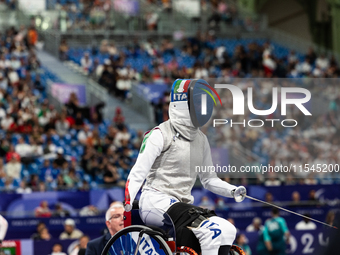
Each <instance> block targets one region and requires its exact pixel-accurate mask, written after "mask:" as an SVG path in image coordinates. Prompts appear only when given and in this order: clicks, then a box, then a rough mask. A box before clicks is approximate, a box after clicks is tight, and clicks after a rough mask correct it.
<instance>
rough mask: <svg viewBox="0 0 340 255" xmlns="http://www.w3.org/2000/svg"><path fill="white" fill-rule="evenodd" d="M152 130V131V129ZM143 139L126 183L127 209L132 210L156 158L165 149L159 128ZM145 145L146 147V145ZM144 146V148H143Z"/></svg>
mask: <svg viewBox="0 0 340 255" xmlns="http://www.w3.org/2000/svg"><path fill="white" fill-rule="evenodd" d="M150 132H151V131H150ZM145 137H146V136H144V140H143V144H142V147H141V150H140V152H139V154H138V157H137V161H136V163H135V165H134V166H133V167H132V169H131V171H130V174H129V176H128V179H127V182H126V185H125V210H126V211H130V210H131V208H132V203H133V201H134V199H135V197H136V195H137V193H138V191H139V189H140V187H141V186H142V184H143V182H144V180H145V178H146V176H147V175H148V173H149V171H150V169H151V167H152V165H153V163H154V162H155V159H156V158H157V157H158V156H159V155H160V154H161V152H162V150H163V144H164V141H163V135H162V132H161V131H160V130H159V129H154V130H152V133H151V134H150V136H149V137H147V138H145ZM144 146H145V147H144ZM143 147H144V148H143Z"/></svg>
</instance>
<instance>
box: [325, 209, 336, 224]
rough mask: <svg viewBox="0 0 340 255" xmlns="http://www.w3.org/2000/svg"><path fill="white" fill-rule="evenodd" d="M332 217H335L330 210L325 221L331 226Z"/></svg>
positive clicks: (332, 222)
mask: <svg viewBox="0 0 340 255" xmlns="http://www.w3.org/2000/svg"><path fill="white" fill-rule="evenodd" d="M334 219H335V212H334V211H333V210H331V211H329V212H328V213H327V215H326V223H327V224H329V225H331V226H333V224H334Z"/></svg>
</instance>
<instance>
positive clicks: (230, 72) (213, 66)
mask: <svg viewBox="0 0 340 255" xmlns="http://www.w3.org/2000/svg"><path fill="white" fill-rule="evenodd" d="M235 41H236V42H235ZM64 43H65V44H67V43H66V42H64ZM228 45H230V48H229V47H228ZM61 56H62V57H63V58H64V59H71V60H74V61H75V62H77V63H79V64H80V65H81V67H82V68H83V69H84V70H86V71H87V72H88V74H89V75H91V76H92V77H94V78H95V79H97V80H98V82H99V83H100V84H101V85H103V86H104V87H106V88H108V90H109V91H110V92H111V93H112V94H114V95H116V96H118V97H120V98H123V99H124V98H125V99H126V98H129V90H130V89H131V87H132V86H133V85H134V84H138V83H152V84H167V85H168V86H170V85H171V82H172V81H173V80H174V79H176V78H184V79H185V78H202V79H206V80H210V81H211V82H212V83H215V82H216V81H219V82H227V83H228V82H233V84H235V85H237V86H238V87H240V88H241V89H242V90H243V92H244V94H245V95H247V93H246V90H247V88H248V87H252V88H253V89H254V106H255V109H259V110H261V109H269V108H270V107H271V105H272V93H271V91H272V88H273V87H276V86H279V87H291V86H300V87H301V84H302V87H304V88H307V89H309V90H310V91H311V92H312V95H313V97H314V95H318V97H319V98H320V99H321V100H323V99H324V100H325V102H330V104H329V109H328V110H327V108H325V107H324V106H322V107H320V109H323V110H322V111H319V113H317V114H314V113H313V119H312V120H311V119H308V118H307V117H306V116H304V115H303V114H302V112H301V111H300V110H298V108H296V107H294V106H292V105H290V106H288V108H287V109H288V110H287V116H286V119H295V120H297V121H298V123H299V125H298V127H296V128H295V129H289V128H283V127H282V126H281V125H276V126H275V127H274V128H268V127H265V126H264V127H261V128H249V127H242V125H237V126H235V127H234V128H226V127H222V126H221V127H218V128H216V130H215V129H214V133H215V134H214V136H213V138H212V139H211V143H212V145H213V146H217V147H219V146H226V145H227V146H230V145H231V146H230V147H231V148H233V147H234V148H240V149H242V148H246V149H248V150H249V151H251V152H253V153H254V154H255V155H256V156H257V157H254V158H253V159H251V160H250V161H254V162H259V164H260V163H262V164H266V165H268V164H271V165H283V166H287V165H290V164H293V165H295V168H296V170H297V171H296V173H295V174H292V175H286V176H284V177H283V176H278V174H275V173H271V174H270V176H269V177H270V178H274V179H276V178H281V179H277V180H278V181H279V182H280V183H281V182H284V181H285V179H286V178H287V179H288V180H289V181H290V180H291V179H293V181H294V182H295V183H300V184H302V183H303V182H305V183H306V184H312V183H319V182H321V181H323V183H332V182H334V181H336V180H334V178H333V177H334V176H335V175H336V172H335V171H333V172H331V171H327V172H326V173H320V174H319V173H316V171H310V172H307V171H301V170H300V169H299V168H298V167H299V166H300V165H303V166H304V164H309V166H314V168H315V167H316V165H317V164H326V165H327V167H328V165H329V164H332V166H335V165H334V164H335V163H336V162H338V161H339V155H340V154H339V152H340V147H339V139H338V138H337V137H338V136H339V135H338V132H337V130H338V127H339V111H338V109H339V97H338V96H337V95H338V93H339V91H338V87H337V85H336V79H327V80H325V79H324V78H337V77H338V76H339V74H340V69H339V66H338V63H337V61H336V60H335V57H334V56H330V57H326V56H325V54H323V53H320V54H317V53H316V52H315V51H314V50H313V49H312V48H310V49H308V51H307V53H306V54H305V55H303V54H301V53H297V52H295V51H294V50H289V49H287V48H282V47H281V46H279V45H277V44H275V43H271V42H268V41H264V40H262V41H256V40H248V41H247V40H238V41H237V40H228V39H221V38H215V36H214V34H211V33H207V34H201V33H199V32H198V33H197V34H196V36H194V37H190V38H183V40H182V42H181V45H178V44H175V43H174V42H173V41H171V40H168V39H164V40H162V41H161V43H159V44H158V43H156V42H155V41H153V40H151V39H149V40H147V41H144V42H141V41H138V40H137V39H136V40H133V41H131V42H130V43H129V44H128V45H127V46H124V47H118V46H116V45H115V43H114V42H112V41H111V42H110V41H107V40H104V41H102V43H101V45H100V46H99V47H98V48H96V47H93V48H91V49H89V50H83V51H79V50H75V49H69V48H67V50H64V51H62V52H61ZM240 78H257V79H254V80H248V81H247V82H244V80H242V79H240ZM259 78H272V80H268V79H267V80H261V79H259ZM276 78H287V79H281V80H280V82H278V81H277V80H276ZM288 78H295V81H294V82H295V83H293V82H292V80H289V79H288ZM307 78H314V79H313V80H311V79H309V80H307ZM224 92H226V91H224ZM221 98H222V101H223V108H222V109H220V111H219V112H216V113H215V115H214V118H224V119H230V118H233V121H237V122H240V121H242V120H243V119H251V118H255V117H256V118H257V117H258V116H254V115H252V114H251V113H250V112H249V111H246V113H245V115H244V116H239V117H238V116H233V115H232V112H231V111H230V110H228V109H232V102H233V101H232V99H231V94H230V93H229V94H228V93H222V94H221ZM246 99H247V96H246ZM168 103H169V94H168V93H165V94H164V96H163V97H161V98H160V100H159V102H157V103H155V104H154V109H155V115H156V118H155V119H156V121H157V123H161V122H163V121H164V120H167V119H168V116H167V114H166V112H167V109H168V108H167V107H168ZM326 107H327V103H326ZM308 109H309V110H310V111H311V105H309V106H308ZM276 112H277V113H275V114H272V115H270V116H269V117H271V118H277V119H280V120H282V116H281V115H279V111H276ZM265 117H266V118H267V117H268V116H265ZM260 119H264V118H260ZM215 131H217V132H215ZM205 132H206V133H209V130H205ZM337 171H339V170H337ZM255 178H257V177H256V176H255ZM258 178H262V180H259V182H261V183H262V182H264V181H265V180H263V177H260V176H258ZM296 178H299V179H296Z"/></svg>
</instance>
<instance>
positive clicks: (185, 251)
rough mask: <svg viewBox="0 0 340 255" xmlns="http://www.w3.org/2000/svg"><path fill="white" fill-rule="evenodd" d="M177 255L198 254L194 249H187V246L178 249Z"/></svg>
mask: <svg viewBox="0 0 340 255" xmlns="http://www.w3.org/2000/svg"><path fill="white" fill-rule="evenodd" d="M176 254H181V255H184V254H188V255H198V254H197V252H196V251H195V250H194V249H192V248H190V247H187V246H180V247H177V253H176Z"/></svg>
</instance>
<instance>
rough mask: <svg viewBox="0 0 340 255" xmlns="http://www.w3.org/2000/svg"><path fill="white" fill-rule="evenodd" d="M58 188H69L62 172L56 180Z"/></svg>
mask: <svg viewBox="0 0 340 255" xmlns="http://www.w3.org/2000/svg"><path fill="white" fill-rule="evenodd" d="M56 188H57V190H59V191H62V190H66V189H67V184H66V182H65V181H64V178H63V176H62V174H58V175H57V180H56Z"/></svg>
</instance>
